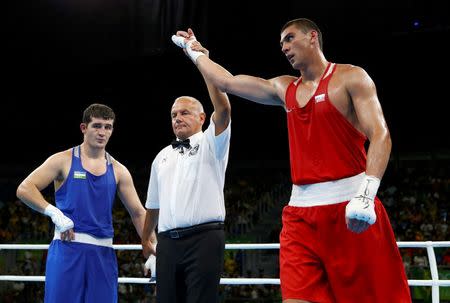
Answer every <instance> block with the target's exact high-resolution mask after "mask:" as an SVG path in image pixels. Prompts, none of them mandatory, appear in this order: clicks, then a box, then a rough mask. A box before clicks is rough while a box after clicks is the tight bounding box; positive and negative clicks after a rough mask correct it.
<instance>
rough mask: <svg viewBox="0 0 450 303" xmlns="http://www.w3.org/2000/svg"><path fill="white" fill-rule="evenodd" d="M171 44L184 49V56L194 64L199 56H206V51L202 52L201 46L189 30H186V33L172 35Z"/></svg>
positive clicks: (179, 32) (180, 32)
mask: <svg viewBox="0 0 450 303" xmlns="http://www.w3.org/2000/svg"><path fill="white" fill-rule="evenodd" d="M172 42H173V43H174V44H175V45H177V46H178V47H180V48H183V49H185V52H186V54H187V55H188V57H189V58H190V59H191V60H192V62H194V63H197V59H198V58H199V57H200V56H204V55H206V56H207V55H208V53H207V50H206V49H204V51H202V46H201V44H200V43H198V41H197V39H196V38H195V36H194V32H193V31H192V30H191V29H188V32H183V31H178V32H177V34H176V35H172Z"/></svg>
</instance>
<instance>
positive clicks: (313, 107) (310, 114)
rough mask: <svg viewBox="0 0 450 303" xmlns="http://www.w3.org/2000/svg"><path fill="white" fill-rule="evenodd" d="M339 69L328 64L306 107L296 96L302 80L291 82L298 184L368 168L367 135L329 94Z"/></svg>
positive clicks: (290, 121) (289, 99)
mask: <svg viewBox="0 0 450 303" xmlns="http://www.w3.org/2000/svg"><path fill="white" fill-rule="evenodd" d="M335 69H336V65H335V64H331V63H330V64H328V66H327V68H326V70H325V72H324V75H323V76H322V79H321V80H320V82H319V86H318V87H317V90H316V92H315V93H314V95H313V96H312V98H311V99H310V100H308V103H307V104H306V105H305V106H304V107H301V108H300V107H298V104H297V100H296V97H295V94H296V91H297V88H298V87H299V86H300V84H301V82H302V79H301V78H300V79H298V80H296V81H293V82H292V83H291V84H289V86H288V88H287V91H286V110H287V122H288V132H289V150H290V160H291V177H292V182H293V183H294V184H297V185H302V184H311V183H317V182H324V181H331V180H337V179H342V178H346V177H350V176H353V175H357V174H359V173H361V172H363V171H365V169H366V151H365V148H364V142H365V141H366V139H367V138H366V136H365V135H363V134H362V133H361V132H359V131H358V130H357V129H356V128H354V127H353V125H352V124H351V123H350V122H349V121H348V120H347V119H346V118H345V117H344V116H343V115H342V114H341V113H340V112H339V111H338V110H337V108H336V107H335V106H334V105H333V104H332V103H331V102H330V99H329V97H328V83H329V81H330V79H331V77H332V75H333V73H334V71H335Z"/></svg>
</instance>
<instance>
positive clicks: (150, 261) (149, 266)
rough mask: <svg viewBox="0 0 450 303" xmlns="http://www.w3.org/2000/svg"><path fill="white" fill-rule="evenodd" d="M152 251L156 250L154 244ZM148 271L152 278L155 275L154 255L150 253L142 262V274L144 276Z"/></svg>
mask: <svg viewBox="0 0 450 303" xmlns="http://www.w3.org/2000/svg"><path fill="white" fill-rule="evenodd" d="M154 251H155V252H156V245H155V246H154ZM149 271H150V276H151V277H152V278H154V277H156V256H155V255H152V254H150V256H149V257H148V259H147V261H146V262H145V264H144V275H145V276H146V275H147V274H148V272H149Z"/></svg>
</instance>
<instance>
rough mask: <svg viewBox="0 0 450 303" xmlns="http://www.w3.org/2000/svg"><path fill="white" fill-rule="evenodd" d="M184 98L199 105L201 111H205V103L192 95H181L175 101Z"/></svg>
mask: <svg viewBox="0 0 450 303" xmlns="http://www.w3.org/2000/svg"><path fill="white" fill-rule="evenodd" d="M182 99H186V100H189V101H190V102H191V103H193V104H195V105H196V106H197V108H198V110H199V112H200V113H205V110H204V109H203V105H202V103H201V102H200V101H198V99H196V98H194V97H190V96H181V97H178V98H176V99H175V102H177V101H178V100H182ZM175 102H174V103H175Z"/></svg>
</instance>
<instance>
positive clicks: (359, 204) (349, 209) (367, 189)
mask: <svg viewBox="0 0 450 303" xmlns="http://www.w3.org/2000/svg"><path fill="white" fill-rule="evenodd" d="M379 186H380V179H378V178H377V177H373V176H367V175H366V176H364V179H363V181H362V183H361V185H360V186H359V189H358V191H357V192H356V195H355V197H354V198H353V199H351V200H350V202H348V204H347V206H346V208H345V217H346V218H348V219H357V220H360V221H365V222H367V223H369V224H370V225H372V224H373V223H375V221H376V220H377V215H376V214H375V204H374V200H375V196H376V194H377V191H378V187H379Z"/></svg>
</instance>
